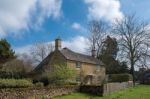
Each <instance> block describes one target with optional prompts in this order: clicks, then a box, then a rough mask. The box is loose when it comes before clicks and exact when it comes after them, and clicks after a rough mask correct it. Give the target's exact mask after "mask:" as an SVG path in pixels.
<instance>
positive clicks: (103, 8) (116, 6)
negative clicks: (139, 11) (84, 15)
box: [84, 0, 123, 22]
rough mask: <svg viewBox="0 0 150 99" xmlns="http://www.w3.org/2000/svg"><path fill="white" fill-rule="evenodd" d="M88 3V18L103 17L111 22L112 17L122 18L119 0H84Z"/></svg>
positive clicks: (97, 18)
mask: <svg viewBox="0 0 150 99" xmlns="http://www.w3.org/2000/svg"><path fill="white" fill-rule="evenodd" d="M84 1H85V3H86V4H88V18H89V19H96V20H99V19H101V18H104V19H105V20H107V21H110V22H113V21H114V19H116V18H118V19H122V18H123V13H122V12H121V11H120V2H119V0H84Z"/></svg>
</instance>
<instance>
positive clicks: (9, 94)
mask: <svg viewBox="0 0 150 99" xmlns="http://www.w3.org/2000/svg"><path fill="white" fill-rule="evenodd" d="M76 91H78V87H77V86H68V87H49V88H44V87H43V88H42V87H41V88H5V89H0V99H40V97H42V96H45V97H49V98H51V97H54V96H61V95H66V94H70V93H72V92H76Z"/></svg>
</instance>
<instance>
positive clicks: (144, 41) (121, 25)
mask: <svg viewBox="0 0 150 99" xmlns="http://www.w3.org/2000/svg"><path fill="white" fill-rule="evenodd" d="M113 32H114V33H116V34H117V35H118V38H119V45H120V49H122V52H123V53H124V55H125V59H127V61H128V62H129V64H130V66H131V74H132V75H133V82H134V84H135V74H134V69H135V65H136V64H141V63H142V62H141V61H142V59H143V58H146V57H147V56H149V47H150V33H149V29H148V24H145V22H143V21H139V20H138V19H136V17H135V15H132V16H125V17H124V19H122V20H117V21H116V23H115V24H114V27H113ZM116 34H115V35H116ZM144 60H145V59H144Z"/></svg>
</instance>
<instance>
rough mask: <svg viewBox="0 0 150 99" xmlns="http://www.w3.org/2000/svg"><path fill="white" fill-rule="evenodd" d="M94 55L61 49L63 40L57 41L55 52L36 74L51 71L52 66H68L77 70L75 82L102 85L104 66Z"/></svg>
mask: <svg viewBox="0 0 150 99" xmlns="http://www.w3.org/2000/svg"><path fill="white" fill-rule="evenodd" d="M95 55H96V51H95V50H92V55H91V56H88V55H84V54H80V53H76V52H73V51H72V50H70V49H68V48H61V39H59V38H58V39H56V40H55V50H54V51H53V52H51V53H50V54H49V55H48V56H47V57H46V58H45V59H44V60H43V61H42V62H41V63H40V64H39V65H38V66H37V67H36V68H35V69H34V71H33V72H34V73H36V74H41V73H42V72H43V71H44V70H51V66H54V65H59V64H66V65H67V66H68V67H69V68H70V69H74V70H76V77H75V79H74V81H75V82H78V83H82V84H101V83H102V82H103V81H104V78H105V68H104V64H103V63H102V62H101V61H100V60H98V59H96V58H95Z"/></svg>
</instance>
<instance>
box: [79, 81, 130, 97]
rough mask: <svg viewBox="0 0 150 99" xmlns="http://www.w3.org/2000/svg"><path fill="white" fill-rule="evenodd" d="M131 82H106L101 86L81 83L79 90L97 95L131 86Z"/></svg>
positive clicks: (107, 93)
mask: <svg viewBox="0 0 150 99" xmlns="http://www.w3.org/2000/svg"><path fill="white" fill-rule="evenodd" d="M132 86H133V82H132V81H129V82H121V83H119V82H115V83H107V84H104V85H103V86H94V85H83V86H81V87H80V92H84V93H90V94H95V95H99V96H105V95H109V94H111V93H113V92H116V91H119V90H122V89H125V88H128V87H132Z"/></svg>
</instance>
